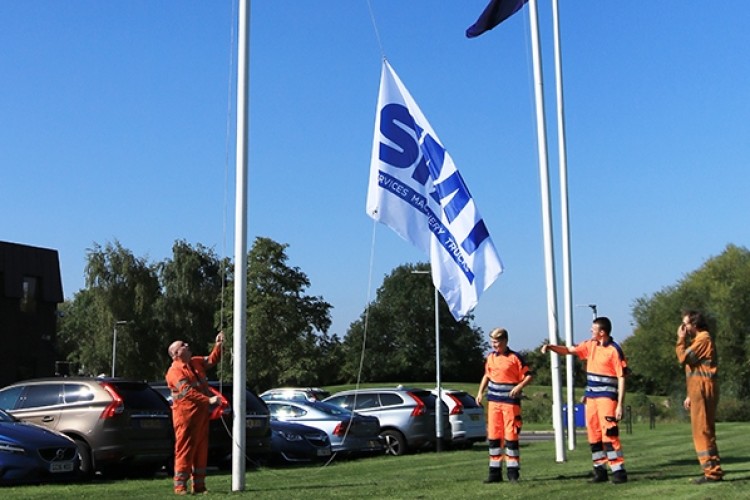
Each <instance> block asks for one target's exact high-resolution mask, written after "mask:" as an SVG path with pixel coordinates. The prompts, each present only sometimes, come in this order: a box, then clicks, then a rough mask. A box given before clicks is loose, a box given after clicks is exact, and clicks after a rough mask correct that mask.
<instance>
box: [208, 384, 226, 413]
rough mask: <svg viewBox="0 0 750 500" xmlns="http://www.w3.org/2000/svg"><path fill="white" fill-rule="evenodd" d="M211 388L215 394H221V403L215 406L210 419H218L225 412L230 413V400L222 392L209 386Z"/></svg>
mask: <svg viewBox="0 0 750 500" xmlns="http://www.w3.org/2000/svg"><path fill="white" fill-rule="evenodd" d="M209 389H210V390H211V392H212V393H213V395H214V396H219V404H217V405H216V406H214V407H213V409H212V410H211V415H210V416H209V419H211V420H218V419H220V418H221V416H222V415H223V414H224V413H229V401H228V400H227V398H225V397H224V395H223V394H222V393H220V392H219V391H217V390H216V389H214V388H213V387H210V386H209Z"/></svg>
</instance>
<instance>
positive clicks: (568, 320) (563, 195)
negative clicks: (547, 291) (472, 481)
mask: <svg viewBox="0 0 750 500" xmlns="http://www.w3.org/2000/svg"><path fill="white" fill-rule="evenodd" d="M552 22H553V26H554V34H555V83H556V85H555V90H556V94H557V148H558V157H559V159H558V161H559V163H560V210H561V214H560V216H561V218H562V253H563V293H564V297H565V299H564V303H565V345H567V346H568V347H572V346H573V298H572V297H573V285H572V279H571V277H572V271H571V263H570V226H569V220H570V216H569V214H568V163H567V161H568V160H567V152H566V148H565V143H566V141H565V114H564V108H565V106H564V103H563V82H562V48H561V45H560V17H559V12H558V8H557V0H552ZM573 361H574V360H573V356H565V367H566V370H565V375H566V383H567V384H566V387H567V397H566V401H567V403H568V449H569V450H575V449H576V425H575V418H573V417H574V415H573V408H574V407H575V401H574V399H575V392H574V390H573V374H574V372H573V371H574V369H575V364H574V363H573Z"/></svg>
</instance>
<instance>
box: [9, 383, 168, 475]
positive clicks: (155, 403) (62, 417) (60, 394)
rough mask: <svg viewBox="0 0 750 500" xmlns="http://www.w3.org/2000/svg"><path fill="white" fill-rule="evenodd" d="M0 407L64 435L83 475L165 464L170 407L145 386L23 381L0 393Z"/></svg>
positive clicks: (139, 471)
mask: <svg viewBox="0 0 750 500" xmlns="http://www.w3.org/2000/svg"><path fill="white" fill-rule="evenodd" d="M0 408H2V409H4V410H6V411H7V412H8V413H10V414H12V415H13V416H15V417H16V418H18V419H20V420H24V421H26V422H33V423H35V424H39V425H43V426H45V427H48V428H50V429H54V430H56V431H58V432H61V433H63V434H65V435H66V436H68V437H70V438H71V439H73V440H74V441H75V443H76V445H77V446H78V452H79V454H80V457H81V471H82V473H83V474H84V475H87V476H90V475H92V474H93V473H94V471H97V470H99V471H102V472H116V473H137V474H138V475H143V474H151V473H154V472H156V471H158V470H159V469H161V467H162V466H163V465H165V464H168V463H169V460H170V457H171V455H172V453H173V448H174V441H173V437H172V424H171V421H170V409H169V405H168V404H167V403H166V401H164V398H162V397H161V396H160V395H159V394H158V393H157V392H156V391H154V390H153V389H151V388H150V387H149V386H148V384H146V383H144V382H135V381H129V380H123V379H108V378H89V377H69V378H43V379H33V380H25V381H23V382H17V383H15V384H11V385H9V386H7V387H4V388H3V389H0Z"/></svg>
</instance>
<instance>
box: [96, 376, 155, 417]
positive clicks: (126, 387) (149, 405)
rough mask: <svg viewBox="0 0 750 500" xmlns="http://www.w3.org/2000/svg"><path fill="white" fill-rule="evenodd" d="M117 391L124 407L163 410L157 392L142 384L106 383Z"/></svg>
mask: <svg viewBox="0 0 750 500" xmlns="http://www.w3.org/2000/svg"><path fill="white" fill-rule="evenodd" d="M108 383H109V384H110V385H113V386H114V387H115V389H117V393H118V394H119V395H120V397H121V398H122V400H123V402H124V403H125V407H126V408H129V409H138V410H160V411H163V410H164V409H165V407H164V405H165V402H164V398H162V397H161V396H160V395H159V393H158V392H156V391H155V390H153V389H151V387H149V386H148V385H147V384H145V383H142V382H122V381H114V382H108Z"/></svg>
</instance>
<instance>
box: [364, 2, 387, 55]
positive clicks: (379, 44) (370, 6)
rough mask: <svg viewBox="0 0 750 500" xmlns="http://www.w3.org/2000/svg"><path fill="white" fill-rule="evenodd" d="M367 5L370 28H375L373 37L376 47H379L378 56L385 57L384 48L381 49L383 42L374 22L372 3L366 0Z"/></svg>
mask: <svg viewBox="0 0 750 500" xmlns="http://www.w3.org/2000/svg"><path fill="white" fill-rule="evenodd" d="M367 7H368V8H369V9H370V20H371V21H372V29H373V30H375V38H376V39H377V40H378V47H380V56H381V57H382V58H383V59H385V50H383V42H382V41H381V40H380V31H378V25H377V23H376V22H375V14H374V13H373V11H372V3H371V2H370V0H367Z"/></svg>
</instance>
